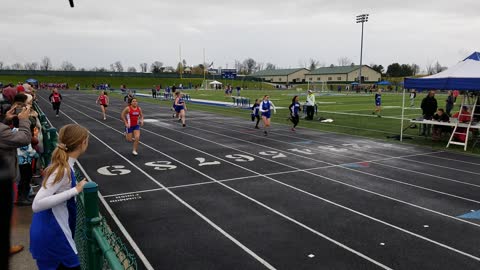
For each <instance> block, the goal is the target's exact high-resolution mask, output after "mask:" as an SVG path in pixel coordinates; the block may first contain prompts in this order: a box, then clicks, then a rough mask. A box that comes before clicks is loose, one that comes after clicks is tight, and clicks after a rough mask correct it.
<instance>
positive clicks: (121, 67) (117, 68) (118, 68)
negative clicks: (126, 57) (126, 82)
mask: <svg viewBox="0 0 480 270" xmlns="http://www.w3.org/2000/svg"><path fill="white" fill-rule="evenodd" d="M115 68H116V71H117V72H123V66H122V63H121V62H120V61H117V62H115Z"/></svg>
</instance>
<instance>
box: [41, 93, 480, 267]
mask: <svg viewBox="0 0 480 270" xmlns="http://www.w3.org/2000/svg"><path fill="white" fill-rule="evenodd" d="M62 95H63V97H64V100H63V102H62V106H61V115H60V117H55V116H54V114H53V111H52V110H51V107H50V106H49V104H48V103H47V100H46V97H47V96H48V93H47V92H45V91H40V95H39V96H40V97H39V105H40V107H41V108H42V109H43V110H44V112H45V113H46V114H47V117H48V118H49V120H50V121H51V123H52V124H53V126H55V127H57V128H61V127H62V126H63V125H65V124H68V123H72V122H76V123H79V124H81V125H83V126H85V127H87V128H88V129H89V130H90V132H91V137H90V146H89V150H88V151H87V153H86V154H85V155H84V156H82V157H81V159H80V163H81V164H82V166H83V167H84V168H85V170H86V173H87V174H88V176H89V177H90V178H91V179H92V180H94V181H95V182H97V183H98V184H99V187H100V192H101V193H102V195H103V196H104V197H105V200H106V201H107V203H108V205H109V206H110V208H111V209H112V210H113V212H114V214H115V215H116V217H117V218H118V219H119V221H120V222H121V223H122V225H123V226H124V228H125V230H126V232H127V233H128V235H129V236H130V237H131V240H130V241H132V242H134V243H135V244H136V245H137V246H138V250H137V251H136V252H137V254H143V255H144V256H145V259H144V260H142V262H143V263H144V265H142V268H143V267H145V268H154V269H405V270H407V269H408V270H411V269H422V270H423V269H434V270H439V269H449V270H451V269H480V242H479V240H478V236H479V235H480V223H479V222H478V221H477V220H466V219H461V218H458V216H460V215H462V214H465V213H469V212H471V211H472V210H478V209H479V208H480V207H479V205H480V158H478V157H475V156H470V155H463V154H460V153H452V152H444V151H432V150H431V149H428V148H421V147H416V146H411V145H400V144H389V143H387V142H382V141H375V140H369V139H365V138H360V137H350V136H346V135H341V134H334V133H322V132H317V131H312V130H306V129H302V128H300V129H298V130H297V132H295V133H294V132H291V131H290V130H289V128H288V127H287V126H286V125H278V124H274V125H273V128H272V130H271V132H270V133H269V135H268V136H266V137H265V136H263V132H262V130H254V129H253V125H252V123H251V122H247V121H244V120H242V119H238V118H228V117H222V116H219V115H214V114H210V113H205V112H195V111H188V112H187V127H181V125H180V124H179V123H178V122H177V121H175V120H173V119H172V114H171V111H170V108H166V107H165V106H161V105H159V104H156V105H154V104H148V103H140V107H141V108H142V110H143V112H144V114H145V116H146V117H145V118H146V119H149V120H152V121H155V120H156V122H148V123H146V124H145V126H144V127H143V128H142V130H141V140H140V141H141V145H140V147H139V155H138V156H133V155H132V154H131V151H132V146H131V144H130V143H128V142H126V141H125V139H124V137H123V130H124V127H123V126H122V122H121V121H120V120H119V118H120V112H121V110H122V109H123V107H124V104H123V102H122V101H120V100H116V99H112V100H111V104H110V106H109V107H108V118H107V120H105V121H104V120H102V119H101V118H102V117H101V113H100V108H99V107H98V106H97V105H95V99H96V96H94V95H90V94H85V93H81V92H74V91H65V92H63V93H62ZM273 117H276V116H273ZM278 117H280V116H278ZM300 126H301V123H300ZM155 164H157V166H154V165H155ZM159 164H161V165H163V166H159ZM152 165H153V166H152ZM106 166H110V167H106ZM111 166H123V167H121V168H120V169H122V170H128V173H127V174H123V175H105V171H110V172H111V173H112V174H118V171H115V170H114V168H113V167H111ZM169 166H171V167H169ZM173 166H175V167H173ZM100 168H105V169H104V171H103V174H102V173H100V172H102V171H100V172H99V171H98V169H100ZM165 188H167V189H168V190H166V189H165Z"/></svg>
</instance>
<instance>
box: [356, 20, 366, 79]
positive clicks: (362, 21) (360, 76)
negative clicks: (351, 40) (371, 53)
mask: <svg viewBox="0 0 480 270" xmlns="http://www.w3.org/2000/svg"><path fill="white" fill-rule="evenodd" d="M366 22H368V14H361V15H358V16H357V23H361V24H362V37H361V39H360V71H359V72H358V84H359V86H361V85H362V55H363V24H364V23H366Z"/></svg>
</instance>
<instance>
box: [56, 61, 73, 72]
mask: <svg viewBox="0 0 480 270" xmlns="http://www.w3.org/2000/svg"><path fill="white" fill-rule="evenodd" d="M60 70H63V71H75V70H76V68H75V66H74V65H73V64H72V63H70V62H68V61H63V62H62V65H61V66H60Z"/></svg>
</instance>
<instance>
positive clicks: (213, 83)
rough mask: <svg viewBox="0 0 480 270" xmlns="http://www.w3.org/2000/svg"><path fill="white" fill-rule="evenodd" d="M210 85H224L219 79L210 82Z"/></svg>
mask: <svg viewBox="0 0 480 270" xmlns="http://www.w3.org/2000/svg"><path fill="white" fill-rule="evenodd" d="M209 84H210V85H222V84H223V83H221V82H219V81H213V82H211V83H209Z"/></svg>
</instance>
